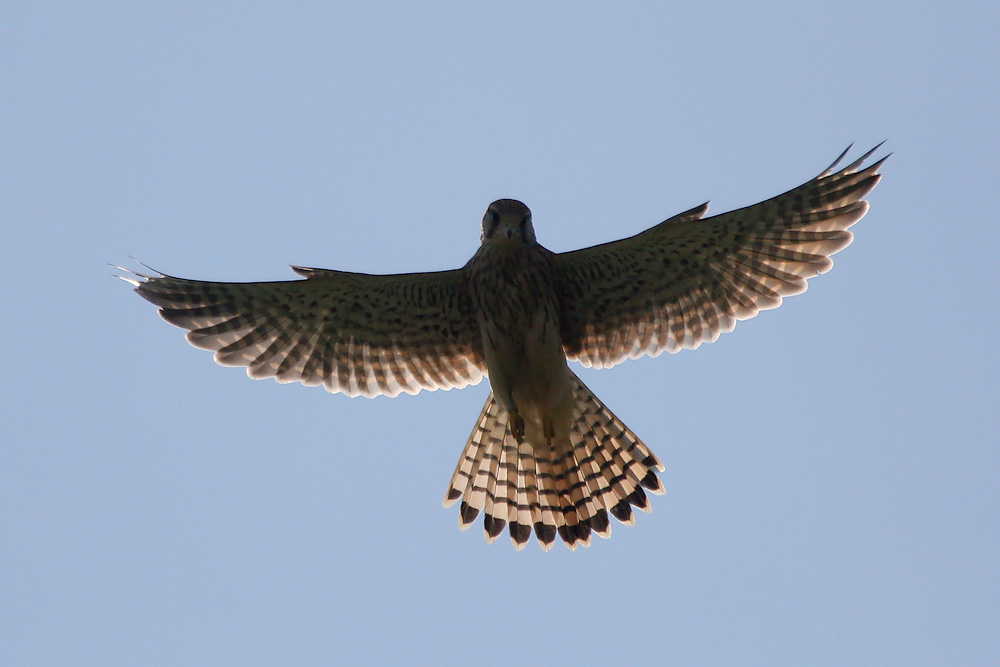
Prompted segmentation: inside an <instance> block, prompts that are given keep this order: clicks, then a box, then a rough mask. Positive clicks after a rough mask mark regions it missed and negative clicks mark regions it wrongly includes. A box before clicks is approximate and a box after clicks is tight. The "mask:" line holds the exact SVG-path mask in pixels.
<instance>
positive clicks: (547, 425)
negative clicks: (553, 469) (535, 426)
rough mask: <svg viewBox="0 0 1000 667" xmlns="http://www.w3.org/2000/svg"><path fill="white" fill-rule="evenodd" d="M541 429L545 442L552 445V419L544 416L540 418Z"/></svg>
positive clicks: (553, 430)
mask: <svg viewBox="0 0 1000 667" xmlns="http://www.w3.org/2000/svg"><path fill="white" fill-rule="evenodd" d="M542 429H543V431H544V432H545V444H547V445H548V446H549V447H552V441H553V440H554V439H555V437H556V429H555V426H553V425H552V420H551V419H549V418H548V417H546V418H545V419H543V420H542Z"/></svg>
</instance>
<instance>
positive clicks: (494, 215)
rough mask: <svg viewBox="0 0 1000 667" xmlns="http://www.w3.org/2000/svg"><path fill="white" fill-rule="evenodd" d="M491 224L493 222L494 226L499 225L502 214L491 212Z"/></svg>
mask: <svg viewBox="0 0 1000 667" xmlns="http://www.w3.org/2000/svg"><path fill="white" fill-rule="evenodd" d="M490 222H492V223H493V224H494V225H499V224H500V214H499V213H497V212H496V211H490Z"/></svg>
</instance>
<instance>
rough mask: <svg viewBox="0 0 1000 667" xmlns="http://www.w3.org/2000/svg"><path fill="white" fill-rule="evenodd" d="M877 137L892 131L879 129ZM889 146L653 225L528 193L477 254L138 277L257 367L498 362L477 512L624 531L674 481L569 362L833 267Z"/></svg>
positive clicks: (479, 451)
mask: <svg viewBox="0 0 1000 667" xmlns="http://www.w3.org/2000/svg"><path fill="white" fill-rule="evenodd" d="M876 148H877V147H876ZM874 150H875V149H872V150H871V151H869V152H868V153H866V154H865V155H863V156H862V157H861V158H860V159H859V160H857V161H855V162H854V163H852V164H851V165H849V166H847V167H846V168H843V169H841V170H839V171H836V172H834V169H835V168H836V165H837V164H838V163H839V162H840V160H841V159H842V158H843V157H844V155H846V152H847V151H845V152H844V154H842V155H841V156H840V158H838V160H837V161H836V162H834V164H833V165H831V166H830V168H828V169H827V170H825V171H824V172H823V173H821V174H820V175H819V176H817V177H816V178H814V179H812V180H810V181H809V182H807V183H805V184H804V185H801V186H799V187H798V188H795V189H793V190H791V191H789V192H786V193H785V194H782V195H779V196H777V197H774V198H772V199H769V200H767V201H764V202H761V203H759V204H755V205H753V206H749V207H746V208H742V209H738V210H736V211H731V212H729V213H724V214H722V215H718V216H714V217H709V218H704V215H705V213H706V211H707V209H708V206H707V204H705V205H702V206H698V207H696V208H693V209H691V210H689V211H686V212H684V213H681V214H679V215H677V216H674V217H673V218H670V219H668V220H666V221H664V222H662V223H660V224H659V225H656V226H655V227H652V228H650V229H648V230H646V231H644V232H642V233H640V234H637V235H636V236H633V237H630V238H627V239H622V240H619V241H614V242H611V243H606V244H603V245H598V246H594V247H591V248H585V249H583V250H577V251H574V252H567V253H561V254H555V253H552V252H550V251H548V250H546V249H545V248H544V247H542V246H541V245H539V244H538V242H537V241H536V239H535V232H534V229H533V227H532V223H531V212H530V211H529V210H528V208H527V207H526V206H525V205H524V204H522V203H521V202H518V201H516V200H512V199H502V200H498V201H496V202H494V203H493V204H491V205H490V207H489V208H488V209H487V212H486V215H485V216H484V218H483V226H482V245H481V246H480V249H479V251H478V252H477V253H476V255H475V256H474V257H473V258H472V259H471V260H470V261H469V262H468V264H466V266H465V267H463V268H462V269H458V270H453V271H442V272H436V273H412V274H398V275H385V276H378V275H367V274H358V273H347V272H341V271H330V270H322V269H307V268H301V267H294V268H295V271H296V272H298V273H299V274H301V275H303V276H305V278H306V279H305V280H297V281H287V282H270V283H214V282H203V281H193V280H186V279H182V278H175V277H172V276H167V275H162V274H158V275H142V274H136V275H135V277H134V278H133V277H129V278H125V280H128V281H129V282H131V283H132V284H133V285H135V287H136V290H137V291H138V292H139V294H140V295H141V296H143V297H144V298H146V299H147V300H149V301H151V302H152V303H154V304H156V305H157V306H159V307H160V313H161V314H162V315H163V317H164V319H166V320H167V321H168V322H171V323H172V324H176V325H177V326H180V327H183V328H185V329H188V330H189V333H188V335H187V337H188V340H189V341H190V342H191V343H192V344H193V345H195V346H197V347H202V348H205V349H209V350H214V351H215V359H216V361H218V362H219V363H220V364H225V365H236V366H246V367H247V373H248V374H249V375H250V376H251V377H254V378H265V377H274V378H275V379H276V380H278V381H279V382H295V381H298V382H302V383H303V384H306V385H318V384H322V385H324V386H325V387H326V388H327V389H328V390H329V391H331V392H343V393H346V394H348V395H351V396H356V395H363V396H375V395H389V396H395V395H397V394H399V393H400V392H407V393H416V392H417V391H419V390H421V389H431V390H433V389H450V388H454V387H464V386H466V385H469V384H475V383H476V382H479V381H480V380H481V379H482V377H483V376H486V375H488V376H489V378H490V384H491V386H492V389H493V391H492V393H491V394H490V396H489V398H488V399H487V402H486V406H485V407H484V408H483V411H482V413H481V414H480V417H479V420H478V422H477V423H476V427H475V429H474V430H473V433H472V435H471V436H470V438H469V440H468V443H467V444H466V447H465V451H464V453H463V455H462V457H461V458H460V459H459V463H458V466H457V467H456V469H455V473H454V475H453V476H452V481H451V485H450V487H449V489H448V492H447V494H446V497H445V505H451V504H453V503H456V502H458V501H459V500H461V504H460V510H459V522H460V525H461V526H462V527H463V528H464V527H467V526H468V525H470V524H471V523H472V522H473V521H474V520H475V519H476V517H477V516H478V515H479V514H480V513H482V514H483V516H484V530H485V532H486V536H487V539H488V540H490V541H492V540H494V539H495V538H496V537H497V536H498V535H499V534H500V533H501V532H502V531H503V530H504V529H505V528H507V529H508V530H509V533H510V536H511V539H512V541H513V542H514V545H515V546H516V547H518V548H521V547H523V546H524V545H525V544H526V543H527V541H528V540H529V538H530V535H531V532H532V531H534V533H535V535H536V536H537V538H538V540H539V543H540V544H541V545H542V547H543V548H545V549H548V548H549V547H551V545H552V544H553V542H554V541H555V537H556V535H559V537H561V538H562V540H563V541H564V542H565V543H566V545H567V546H569V547H570V548H575V547H576V546H577V545H580V544H582V545H588V544H589V543H590V536H591V534H593V533H596V534H597V535H600V536H602V537H607V536H609V535H610V532H611V527H610V521H609V517H608V515H609V514H610V515H611V516H614V517H615V518H617V519H618V520H619V521H622V522H623V523H626V524H631V523H632V522H633V520H634V517H633V513H632V508H633V507H636V508H639V509H641V510H644V511H648V510H649V505H648V500H647V498H646V494H645V491H646V490H648V491H651V492H653V493H663V487H662V485H661V483H660V480H659V479H658V478H657V476H656V471H661V470H663V466H662V464H661V463H660V462H659V460H658V459H657V458H656V457H655V456H654V455H653V454H652V452H650V450H649V449H648V448H647V447H646V446H645V445H644V444H643V443H642V441H641V440H639V438H637V437H636V436H635V434H634V433H632V431H631V430H629V429H628V427H626V426H625V425H624V424H623V423H622V422H621V420H619V419H618V418H617V417H615V415H614V414H613V413H612V412H611V411H610V410H608V409H607V408H606V407H605V406H604V405H603V404H602V403H601V402H600V401H599V400H598V399H597V397H596V396H594V394H593V393H591V391H590V390H589V389H587V387H586V386H585V385H584V384H583V383H582V382H581V381H580V379H579V378H578V377H577V376H576V375H575V374H574V373H573V372H572V371H570V370H569V367H568V366H567V360H576V361H579V362H580V363H581V364H583V365H584V366H592V367H596V368H602V367H610V366H613V365H615V364H617V363H619V362H621V361H623V360H625V359H628V358H637V357H641V356H644V355H651V356H655V355H657V354H660V353H661V352H663V351H669V352H676V351H678V350H680V349H683V348H696V347H698V346H699V345H700V344H701V343H703V342H711V341H714V340H715V339H716V338H717V337H718V336H719V334H721V333H723V332H726V331H731V330H732V329H733V328H734V327H735V325H736V322H737V321H739V320H744V319H748V318H750V317H753V316H754V315H756V314H757V313H758V312H759V311H761V310H766V309H768V308H774V307H777V306H778V305H780V304H781V301H782V298H783V297H786V296H790V295H793V294H798V293H800V292H802V291H804V290H805V289H806V281H807V280H808V279H809V278H812V277H814V276H816V275H818V274H820V273H824V272H825V271H827V270H829V269H830V267H831V266H832V265H833V262H832V261H831V260H830V256H831V255H833V254H834V253H835V252H837V251H839V250H841V249H843V248H844V247H846V246H847V245H848V244H849V243H850V242H851V240H852V238H853V237H852V235H851V233H850V232H849V231H847V230H848V228H849V227H850V226H851V225H853V224H854V223H856V222H857V221H858V220H860V219H861V218H862V217H863V216H864V214H865V213H866V212H867V210H868V204H867V202H866V201H864V197H865V195H867V194H868V193H869V192H870V191H871V190H872V188H874V187H875V185H876V184H877V183H878V181H879V178H880V176H879V174H878V169H879V167H880V165H881V164H882V162H883V161H884V160H885V158H882V159H881V160H879V161H878V162H876V163H874V164H873V165H871V166H869V167H867V168H864V169H861V166H862V164H863V163H864V161H865V160H867V158H869V157H870V156H871V154H872V153H873V152H874Z"/></svg>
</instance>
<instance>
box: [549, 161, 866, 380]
mask: <svg viewBox="0 0 1000 667" xmlns="http://www.w3.org/2000/svg"><path fill="white" fill-rule="evenodd" d="M877 148H878V147H877V146H876V147H875V148H874V149H872V150H871V151H869V152H868V153H866V154H865V155H863V156H862V157H861V158H860V159H859V160H857V161H856V162H854V163H852V164H850V165H849V166H847V167H845V168H843V169H841V170H840V171H837V172H834V169H835V168H836V166H837V164H838V163H839V162H840V160H841V159H843V157H844V155H845V154H846V153H847V151H844V154H842V155H841V156H840V158H838V159H837V161H835V162H834V163H833V164H832V165H830V167H829V168H828V169H826V170H825V171H824V172H823V173H821V174H820V175H819V176H817V177H816V178H814V179H812V180H811V181H809V182H807V183H805V184H803V185H800V186H799V187H797V188H795V189H793V190H790V191H788V192H786V193H784V194H782V195H778V196H777V197H774V198H772V199H769V200H767V201H764V202H761V203H759V204H754V205H753V206H748V207H746V208H741V209H738V210H736V211H730V212H728V213H723V214H721V215H717V216H713V217H710V218H704V219H703V216H704V214H705V212H706V211H707V210H708V205H707V204H705V205H702V206H699V207H697V208H694V209H691V210H690V211H687V212H685V213H681V214H680V215H677V216H674V217H673V218H670V219H669V220H666V221H664V222H662V223H660V224H659V225H657V226H655V227H652V228H650V229H647V230H646V231H644V232H642V233H641V234H637V235H636V236H633V237H631V238H627V239H622V240H620V241H613V242H611V243H605V244H603V245H598V246H594V247H591V248H584V249H582V250H576V251H573V252H566V253H562V254H559V255H556V257H555V267H556V281H557V290H558V293H559V298H560V300H561V307H562V322H561V329H562V332H561V334H562V339H563V347H564V349H565V351H566V356H567V357H569V358H570V359H576V360H578V361H580V362H581V363H582V364H583V365H584V366H594V367H597V368H601V367H608V366H613V365H615V364H617V363H619V362H621V361H624V360H625V359H628V358H633V359H634V358H637V357H641V356H643V355H646V354H649V355H653V356H655V355H657V354H659V353H661V352H663V351H670V352H676V351H678V350H680V349H683V348H696V347H698V346H699V345H700V344H701V343H704V342H711V341H714V340H715V339H716V338H718V336H719V334H721V333H723V332H726V331H732V329H733V327H735V326H736V322H737V320H745V319H749V318H751V317H753V316H754V315H756V314H757V313H758V312H759V311H761V310H766V309H768V308H775V307H777V306H779V305H780V304H781V300H782V297H786V296H790V295H792V294H798V293H800V292H803V291H805V289H806V280H808V279H809V278H812V277H813V276H816V275H817V274H820V273H824V272H826V271H828V270H829V269H830V267H831V266H833V261H832V260H831V259H830V255H832V254H834V253H835V252H837V251H839V250H841V249H843V248H844V247H846V246H847V245H848V244H849V243H850V242H851V239H852V238H853V236H852V235H851V232H849V231H847V230H848V228H849V227H850V226H851V225H853V224H854V223H856V222H857V221H858V220H860V219H861V218H862V217H863V216H864V214H865V213H866V212H867V211H868V202H866V201H864V197H865V195H867V194H868V193H869V192H870V191H871V190H872V188H874V187H875V185H876V184H877V183H878V181H879V178H881V176H880V175H879V174H878V169H879V166H881V164H882V162H883V161H884V160H885V158H882V159H881V160H879V161H878V162H875V163H874V164H872V165H871V166H870V167H867V168H865V169H860V167H861V165H862V164H863V163H864V161H865V160H866V159H867V158H868V157H869V156H871V154H872V153H873V152H874V151H875V150H876V149H877Z"/></svg>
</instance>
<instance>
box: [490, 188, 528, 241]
mask: <svg viewBox="0 0 1000 667" xmlns="http://www.w3.org/2000/svg"><path fill="white" fill-rule="evenodd" d="M481 241H482V243H483V244H484V245H485V244H487V243H496V244H498V245H500V246H509V245H514V244H525V243H535V230H534V228H533V227H532V226H531V211H530V210H529V209H528V207H527V206H525V205H524V204H522V203H521V202H519V201H517V200H516V199H498V200H496V201H495V202H493V203H492V204H490V206H489V208H487V209H486V215H484V216H483V235H482V239H481Z"/></svg>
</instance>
